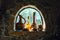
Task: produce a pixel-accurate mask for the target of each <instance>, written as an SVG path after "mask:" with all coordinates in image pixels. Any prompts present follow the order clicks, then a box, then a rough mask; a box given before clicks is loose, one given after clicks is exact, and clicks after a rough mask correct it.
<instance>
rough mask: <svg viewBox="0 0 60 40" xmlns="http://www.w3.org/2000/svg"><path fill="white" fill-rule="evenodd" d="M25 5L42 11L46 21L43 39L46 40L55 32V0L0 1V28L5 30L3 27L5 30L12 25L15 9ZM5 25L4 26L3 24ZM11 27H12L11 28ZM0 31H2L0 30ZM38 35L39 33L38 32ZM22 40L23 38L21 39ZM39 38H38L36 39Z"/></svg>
mask: <svg viewBox="0 0 60 40" xmlns="http://www.w3.org/2000/svg"><path fill="white" fill-rule="evenodd" d="M25 5H35V6H36V7H37V8H38V9H39V10H41V11H42V13H43V16H44V18H45V21H46V36H44V39H46V40H48V39H47V37H48V38H49V37H51V36H52V35H55V34H56V29H57V26H58V25H57V23H56V20H57V16H58V14H57V6H56V5H57V2H56V0H52V1H50V0H37V1H36V0H29V1H28V0H27V1H26V0H21V1H20V0H2V1H1V8H0V9H1V12H0V13H1V14H0V15H1V17H0V19H1V22H0V23H1V24H0V26H1V29H0V30H4V31H3V32H5V29H4V28H5V27H7V30H8V28H9V27H11V26H13V20H14V16H15V14H16V13H17V11H18V10H19V9H20V8H21V7H23V6H25ZM4 25H5V26H4ZM11 29H13V28H11ZM8 31H9V30H8ZM0 33H2V32H0ZM39 35H40V34H39ZM1 36H2V35H1ZM22 40H24V39H22ZM37 40H39V39H37Z"/></svg>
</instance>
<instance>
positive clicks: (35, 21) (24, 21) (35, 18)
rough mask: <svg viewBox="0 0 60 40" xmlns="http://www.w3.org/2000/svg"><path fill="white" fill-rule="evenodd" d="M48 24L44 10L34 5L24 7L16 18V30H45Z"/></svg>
mask: <svg viewBox="0 0 60 40" xmlns="http://www.w3.org/2000/svg"><path fill="white" fill-rule="evenodd" d="M45 29H46V25H45V21H44V17H43V15H42V12H41V11H40V10H39V9H38V8H37V7H35V6H33V5H27V6H24V7H22V8H21V9H20V10H18V12H17V13H16V16H15V19H14V31H20V32H23V31H29V32H36V31H37V32H38V31H45Z"/></svg>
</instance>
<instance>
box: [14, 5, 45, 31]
mask: <svg viewBox="0 0 60 40" xmlns="http://www.w3.org/2000/svg"><path fill="white" fill-rule="evenodd" d="M25 8H33V9H35V10H37V11H38V12H39V14H40V16H41V18H42V23H43V30H42V31H45V29H46V24H45V20H44V17H43V15H42V12H41V11H40V10H39V9H38V8H37V7H35V6H33V5H27V6H24V7H22V8H21V9H20V10H18V12H17V13H16V15H15V18H14V31H16V19H17V16H18V15H19V14H20V12H21V11H22V10H23V9H25Z"/></svg>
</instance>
